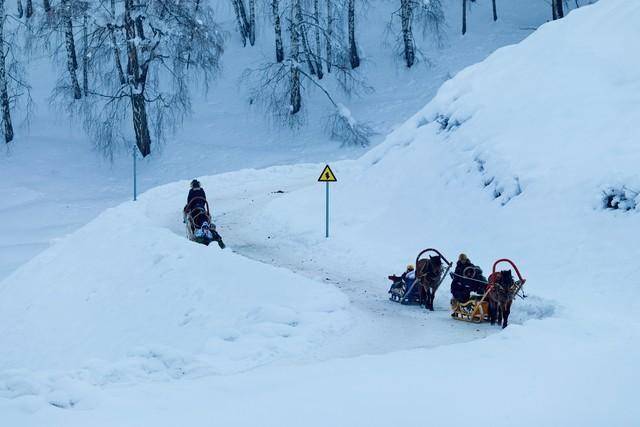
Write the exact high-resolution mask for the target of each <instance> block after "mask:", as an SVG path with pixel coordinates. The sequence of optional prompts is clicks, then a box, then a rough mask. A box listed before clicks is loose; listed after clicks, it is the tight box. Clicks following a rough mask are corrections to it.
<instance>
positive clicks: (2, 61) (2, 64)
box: [0, 0, 13, 144]
mask: <svg viewBox="0 0 640 427" xmlns="http://www.w3.org/2000/svg"><path fill="white" fill-rule="evenodd" d="M5 19H6V12H5V0H0V46H1V47H2V57H1V58H0V104H2V130H3V133H4V142H5V143H7V144H8V143H10V142H11V141H13V123H12V122H11V105H10V103H9V91H8V89H7V66H6V58H7V53H6V51H5V34H4V24H5Z"/></svg>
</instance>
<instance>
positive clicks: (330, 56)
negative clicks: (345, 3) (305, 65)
mask: <svg viewBox="0 0 640 427" xmlns="http://www.w3.org/2000/svg"><path fill="white" fill-rule="evenodd" d="M326 1H327V29H326V32H327V41H326V43H325V46H326V49H327V52H326V55H327V73H330V72H331V63H332V62H333V49H332V46H333V20H334V15H333V13H334V9H333V0H326Z"/></svg>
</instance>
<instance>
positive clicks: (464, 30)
mask: <svg viewBox="0 0 640 427" xmlns="http://www.w3.org/2000/svg"><path fill="white" fill-rule="evenodd" d="M465 34H467V0H462V35H463V36H464V35H465Z"/></svg>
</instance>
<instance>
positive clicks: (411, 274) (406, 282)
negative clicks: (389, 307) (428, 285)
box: [389, 264, 416, 294]
mask: <svg viewBox="0 0 640 427" xmlns="http://www.w3.org/2000/svg"><path fill="white" fill-rule="evenodd" d="M415 270H416V268H415V266H414V265H413V264H409V265H407V270H406V271H405V272H404V273H402V275H401V276H396V275H395V274H394V275H392V276H389V280H391V281H393V284H392V285H391V288H390V289H389V293H390V294H393V293H394V292H399V291H400V290H401V289H402V288H403V287H404V289H409V288H411V285H412V284H413V282H414V281H415V280H416V271H415Z"/></svg>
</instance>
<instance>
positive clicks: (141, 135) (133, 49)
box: [124, 0, 151, 157]
mask: <svg viewBox="0 0 640 427" xmlns="http://www.w3.org/2000/svg"><path fill="white" fill-rule="evenodd" d="M124 8H125V11H124V27H125V32H126V35H127V74H128V82H129V86H130V92H129V93H130V96H131V110H132V115H133V130H134V133H135V136H136V145H137V146H138V149H139V150H140V153H141V154H142V156H143V157H146V156H148V155H149V153H151V136H150V134H149V119H148V117H147V108H146V104H145V99H144V86H145V80H146V72H145V70H140V64H139V60H138V48H137V46H136V23H135V22H134V20H133V18H132V17H131V13H132V12H133V9H134V5H133V0H125V2H124ZM139 19H140V18H138V19H137V20H139ZM137 36H138V37H141V38H144V34H140V33H138V34H137ZM141 71H142V72H141Z"/></svg>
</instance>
